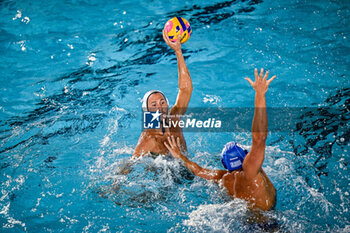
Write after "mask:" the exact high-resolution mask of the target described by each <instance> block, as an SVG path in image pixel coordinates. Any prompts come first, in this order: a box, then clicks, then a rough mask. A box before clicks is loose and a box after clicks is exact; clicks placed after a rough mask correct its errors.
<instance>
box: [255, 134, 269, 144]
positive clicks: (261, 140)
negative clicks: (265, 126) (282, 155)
mask: <svg viewBox="0 0 350 233" xmlns="http://www.w3.org/2000/svg"><path fill="white" fill-rule="evenodd" d="M252 137H253V141H254V142H255V143H257V144H263V143H265V141H266V139H267V133H263V132H260V133H253V135H252Z"/></svg>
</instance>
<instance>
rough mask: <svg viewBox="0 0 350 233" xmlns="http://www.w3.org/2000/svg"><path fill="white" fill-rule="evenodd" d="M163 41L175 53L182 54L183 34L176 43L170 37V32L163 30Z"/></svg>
mask: <svg viewBox="0 0 350 233" xmlns="http://www.w3.org/2000/svg"><path fill="white" fill-rule="evenodd" d="M163 39H164V41H165V42H166V43H167V45H169V47H170V48H172V49H173V50H174V51H175V52H181V42H180V40H181V34H180V35H179V36H178V37H177V40H176V42H172V41H171V40H170V38H169V36H168V32H167V31H165V30H163Z"/></svg>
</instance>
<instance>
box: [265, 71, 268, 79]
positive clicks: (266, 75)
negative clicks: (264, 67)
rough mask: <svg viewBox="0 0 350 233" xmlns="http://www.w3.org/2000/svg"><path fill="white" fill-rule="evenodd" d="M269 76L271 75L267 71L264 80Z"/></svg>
mask: <svg viewBox="0 0 350 233" xmlns="http://www.w3.org/2000/svg"><path fill="white" fill-rule="evenodd" d="M268 76H269V71H266V74H265V76H264V80H266V79H267V77H268Z"/></svg>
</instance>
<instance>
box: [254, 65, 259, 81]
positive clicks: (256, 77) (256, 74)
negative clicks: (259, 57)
mask: <svg viewBox="0 0 350 233" xmlns="http://www.w3.org/2000/svg"><path fill="white" fill-rule="evenodd" d="M254 75H255V80H258V77H259V76H258V69H257V68H255V69H254Z"/></svg>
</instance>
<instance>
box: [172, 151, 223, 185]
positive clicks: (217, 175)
mask: <svg viewBox="0 0 350 233" xmlns="http://www.w3.org/2000/svg"><path fill="white" fill-rule="evenodd" d="M179 158H180V159H181V160H183V161H184V165H185V166H186V167H187V168H188V169H190V170H191V172H193V174H195V175H196V176H199V177H201V178H203V179H206V180H213V181H215V182H218V181H219V180H220V179H221V178H222V176H223V175H224V174H225V173H226V171H224V170H214V171H213V170H210V169H205V168H202V167H201V166H199V165H198V164H197V163H195V162H192V161H191V160H189V159H188V158H187V157H185V156H184V155H181V156H180V157H179Z"/></svg>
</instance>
